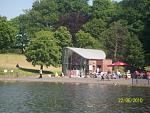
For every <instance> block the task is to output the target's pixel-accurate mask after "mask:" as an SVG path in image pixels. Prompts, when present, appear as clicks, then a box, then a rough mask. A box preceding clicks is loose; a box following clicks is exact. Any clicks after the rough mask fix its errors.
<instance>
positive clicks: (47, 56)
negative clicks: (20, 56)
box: [25, 31, 60, 70]
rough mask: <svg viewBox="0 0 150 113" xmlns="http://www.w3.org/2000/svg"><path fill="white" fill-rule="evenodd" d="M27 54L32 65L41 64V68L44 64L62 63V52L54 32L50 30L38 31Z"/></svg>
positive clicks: (55, 64)
mask: <svg viewBox="0 0 150 113" xmlns="http://www.w3.org/2000/svg"><path fill="white" fill-rule="evenodd" d="M25 56H26V58H27V61H28V62H32V65H34V66H35V65H40V69H41V70H43V66H44V65H45V66H50V65H52V66H57V65H58V64H59V63H60V61H59V60H60V52H59V46H58V45H57V43H56V40H55V38H54V36H53V33H52V32H49V31H39V32H37V33H36V38H33V39H32V41H31V43H30V45H29V47H28V48H27V50H26V52H25Z"/></svg>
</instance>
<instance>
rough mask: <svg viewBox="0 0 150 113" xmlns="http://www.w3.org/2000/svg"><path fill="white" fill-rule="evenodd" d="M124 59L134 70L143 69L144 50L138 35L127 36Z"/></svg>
mask: <svg viewBox="0 0 150 113" xmlns="http://www.w3.org/2000/svg"><path fill="white" fill-rule="evenodd" d="M124 48H125V51H124V61H126V62H128V63H129V64H130V68H131V69H132V70H135V69H143V67H144V50H143V46H142V44H141V42H140V41H139V39H138V37H137V36H136V35H133V34H132V35H131V37H127V38H126V41H125V46H124Z"/></svg>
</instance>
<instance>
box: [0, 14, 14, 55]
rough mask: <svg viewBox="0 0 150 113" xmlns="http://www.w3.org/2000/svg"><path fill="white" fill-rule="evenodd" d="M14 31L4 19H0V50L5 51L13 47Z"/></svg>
mask: <svg viewBox="0 0 150 113" xmlns="http://www.w3.org/2000/svg"><path fill="white" fill-rule="evenodd" d="M14 37H15V30H14V29H13V27H12V26H10V24H9V22H8V21H7V19H6V18H5V17H0V50H1V51H3V52H4V51H6V50H8V49H10V48H11V47H13V44H14V40H15V38H14Z"/></svg>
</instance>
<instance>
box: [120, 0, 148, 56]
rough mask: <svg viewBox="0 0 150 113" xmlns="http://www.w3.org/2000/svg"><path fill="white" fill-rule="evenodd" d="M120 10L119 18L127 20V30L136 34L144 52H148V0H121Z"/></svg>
mask: <svg viewBox="0 0 150 113" xmlns="http://www.w3.org/2000/svg"><path fill="white" fill-rule="evenodd" d="M120 6H121V7H122V11H121V14H120V17H119V18H123V19H125V20H127V21H128V26H129V31H131V32H133V33H135V34H137V36H138V38H139V39H140V41H141V42H142V43H143V47H144V50H145V52H146V53H150V49H149V48H150V44H149V43H150V38H149V37H150V27H149V25H150V20H149V17H150V8H149V7H150V1H149V0H122V1H121V2H120Z"/></svg>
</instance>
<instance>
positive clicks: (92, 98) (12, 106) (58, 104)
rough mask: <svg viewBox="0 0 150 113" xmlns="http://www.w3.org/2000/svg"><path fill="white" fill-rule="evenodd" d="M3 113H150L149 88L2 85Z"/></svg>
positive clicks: (0, 100) (0, 95) (13, 83)
mask: <svg viewBox="0 0 150 113" xmlns="http://www.w3.org/2000/svg"><path fill="white" fill-rule="evenodd" d="M127 98H130V99H131V100H133V99H135V98H140V99H143V101H142V102H139V101H130V102H128V101H121V99H127ZM0 113H150V88H149V87H145V88H144V87H128V86H111V85H100V84H75V83H74V84H70V83H65V84H61V83H36V82H34V83H32V82H29V83H28V82H26V83H24V82H0Z"/></svg>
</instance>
